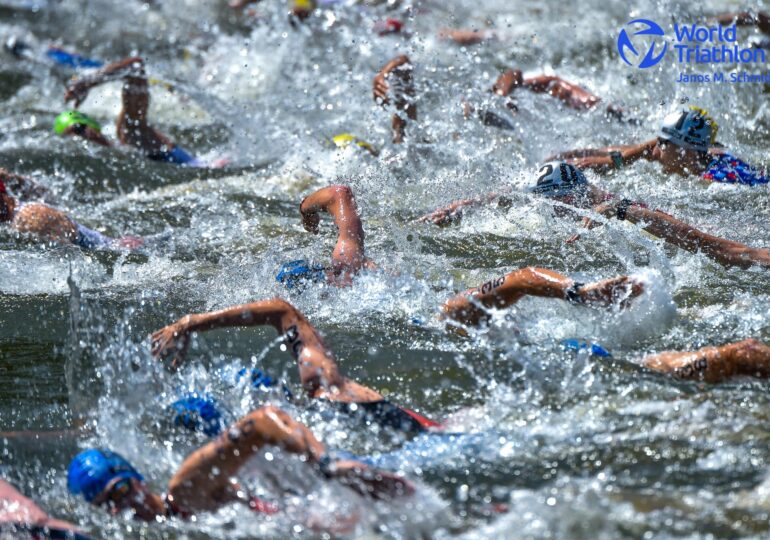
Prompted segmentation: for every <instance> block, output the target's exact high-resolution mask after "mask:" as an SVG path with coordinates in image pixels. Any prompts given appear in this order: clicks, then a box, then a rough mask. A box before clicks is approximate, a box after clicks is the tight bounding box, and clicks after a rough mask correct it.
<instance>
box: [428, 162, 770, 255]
mask: <svg viewBox="0 0 770 540" xmlns="http://www.w3.org/2000/svg"><path fill="white" fill-rule="evenodd" d="M524 191H525V192H528V193H532V194H536V195H543V196H545V197H547V198H549V199H551V200H553V201H557V202H560V203H563V204H565V205H567V206H568V207H569V206H571V207H575V208H579V209H585V210H589V209H592V210H593V211H594V212H596V213H598V214H601V215H602V216H604V217H605V218H608V219H609V218H613V217H614V218H617V219H618V220H620V221H623V220H626V221H629V222H631V223H635V224H636V223H639V224H641V226H642V228H643V229H644V230H645V231H647V232H649V233H650V234H652V235H654V236H657V237H658V238H661V239H663V240H665V241H666V242H668V243H669V244H671V245H674V246H677V247H679V248H681V249H684V250H686V251H689V252H691V253H698V252H702V253H703V254H704V255H706V256H707V257H709V258H711V259H713V260H715V261H716V262H718V263H719V264H721V265H723V266H727V267H729V266H737V267H739V268H750V267H751V266H754V265H758V266H761V267H764V268H770V250H768V249H762V248H751V247H749V246H746V245H744V244H741V243H739V242H734V241H732V240H726V239H724V238H720V237H718V236H714V235H711V234H708V233H705V232H703V231H700V230H698V229H696V228H695V227H692V226H691V225H688V224H687V223H684V222H683V221H680V220H678V219H676V218H675V217H673V216H671V215H669V214H667V213H665V212H663V211H661V210H650V209H649V208H648V207H647V205H646V204H644V203H643V202H639V201H631V200H629V199H620V200H618V199H617V197H616V196H615V195H613V194H611V193H607V192H606V191H603V190H601V189H599V188H597V187H596V186H593V185H591V184H589V183H588V180H587V179H586V177H585V175H584V174H583V173H582V172H581V171H580V170H579V169H578V168H577V167H575V166H574V165H571V164H569V163H566V162H564V161H553V162H550V163H546V164H545V165H543V167H542V168H541V169H540V171H539V172H538V174H537V175H536V176H533V177H532V178H531V179H530V181H529V182H528V183H527V185H526V186H524ZM501 197H502V198H505V195H500V194H499V193H493V194H491V195H489V196H488V197H485V198H477V199H464V200H460V201H455V202H454V203H452V204H450V205H449V206H446V207H444V208H440V209H438V210H436V211H434V212H432V213H430V214H426V215H425V216H422V217H421V218H419V221H422V222H428V221H429V222H432V223H436V224H446V223H451V222H452V221H457V220H458V219H459V218H460V217H461V216H462V212H463V209H464V208H467V207H470V206H476V205H479V204H485V203H489V202H491V201H493V200H494V199H495V198H498V199H500V198H501ZM555 210H556V211H557V215H560V216H564V215H568V214H572V215H574V213H573V212H571V211H570V210H569V208H564V207H557V208H555ZM597 225H599V224H598V223H597V222H596V221H595V220H592V219H590V218H584V219H583V226H584V227H586V228H589V229H590V228H593V227H596V226H597ZM578 238H579V235H574V236H573V237H572V238H570V239H569V240H568V241H567V242H568V243H572V242H575V241H577V239H578Z"/></svg>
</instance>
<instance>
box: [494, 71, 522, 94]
mask: <svg viewBox="0 0 770 540" xmlns="http://www.w3.org/2000/svg"><path fill="white" fill-rule="evenodd" d="M522 84H524V76H523V75H522V73H521V70H520V69H509V70H508V71H506V72H505V73H503V74H502V75H500V76H499V77H498V78H497V80H496V81H495V84H494V86H492V92H493V93H495V94H497V95H498V96H507V95H508V94H510V93H511V92H513V89H514V88H518V87H520V86H521V85H522Z"/></svg>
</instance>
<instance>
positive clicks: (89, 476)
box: [67, 406, 414, 522]
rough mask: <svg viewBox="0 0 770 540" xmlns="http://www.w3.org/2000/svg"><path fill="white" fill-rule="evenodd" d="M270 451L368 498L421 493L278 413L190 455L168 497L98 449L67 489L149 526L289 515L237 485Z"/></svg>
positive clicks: (73, 468)
mask: <svg viewBox="0 0 770 540" xmlns="http://www.w3.org/2000/svg"><path fill="white" fill-rule="evenodd" d="M269 447H279V448H281V449H282V450H284V451H285V452H288V453H290V454H295V455H298V456H300V457H302V458H303V460H304V461H306V463H307V464H308V465H312V466H314V467H315V468H316V470H318V471H319V472H320V473H321V475H322V477H325V478H326V479H334V480H336V481H339V482H340V483H342V484H343V485H345V486H347V487H349V488H350V489H352V490H354V491H356V492H357V493H359V494H361V495H363V496H365V497H370V498H373V499H383V500H391V499H394V498H396V497H401V496H409V495H412V494H413V493H414V486H413V485H412V484H411V483H410V482H409V481H408V480H406V479H404V478H402V477H400V476H398V475H395V474H392V473H388V472H385V471H380V470H375V469H372V468H371V467H369V466H367V465H366V464H364V463H362V462H360V461H357V460H355V459H350V458H348V457H346V458H344V459H341V460H337V459H335V458H334V455H333V453H327V449H326V448H325V447H324V445H323V444H322V443H321V442H320V441H318V440H317V439H316V438H315V437H314V436H313V434H312V433H311V432H310V430H309V429H308V428H307V427H305V426H304V425H302V424H300V423H299V422H297V421H296V420H294V419H293V418H291V417H290V416H289V415H288V414H286V413H285V412H284V411H282V410H280V409H278V408H276V407H270V406H268V407H261V408H259V409H257V410H255V411H252V412H250V413H249V414H247V415H245V416H244V417H242V418H241V419H239V420H238V421H237V422H235V423H234V424H232V425H231V426H229V428H228V429H226V430H225V432H224V433H223V434H222V435H220V436H219V437H217V438H216V439H214V440H212V441H211V442H209V443H207V444H204V445H203V446H201V447H200V448H198V449H197V450H195V451H194V452H192V453H191V454H190V455H188V456H187V458H186V459H185V460H184V462H183V463H182V464H181V465H180V467H179V468H178V469H177V471H176V473H174V475H173V476H172V477H171V480H170V481H169V483H168V488H167V492H166V493H165V494H163V495H160V494H157V493H154V492H153V491H152V490H151V489H150V487H149V485H148V483H147V482H145V479H144V477H143V476H142V475H141V474H140V473H139V472H138V471H137V470H136V469H135V468H134V467H133V466H132V465H131V464H130V463H129V462H128V461H127V460H126V459H125V458H123V457H122V456H120V455H119V454H117V453H115V452H111V451H109V450H104V449H97V448H92V449H89V450H85V451H83V452H81V453H80V454H78V455H77V456H75V458H74V459H73V460H72V462H71V463H70V465H69V469H68V471H67V488H68V489H69V491H70V493H72V494H73V495H82V496H83V498H84V499H85V500H86V501H88V502H89V503H91V504H93V505H94V506H101V507H103V508H105V509H106V510H107V511H108V512H110V513H111V514H112V515H117V514H118V513H121V512H123V511H126V510H128V511H131V512H132V513H133V515H134V518H135V519H138V520H142V521H148V522H153V521H163V520H164V519H167V518H170V517H179V518H182V519H189V518H191V517H193V516H194V515H196V514H199V513H204V512H213V511H216V510H218V509H219V508H222V507H224V506H226V505H229V504H243V505H245V506H247V507H248V508H250V509H251V510H252V511H254V512H255V513H261V514H268V515H270V514H276V513H278V512H280V511H281V508H280V507H279V506H278V505H276V504H274V503H271V502H268V501H265V500H262V499H259V498H257V497H255V496H252V495H250V494H249V493H248V492H247V490H246V489H245V488H244V487H242V486H241V485H239V484H238V483H237V482H236V481H235V480H234V479H235V478H237V477H238V475H239V473H240V471H241V468H242V467H243V466H244V465H245V464H246V463H247V462H248V461H249V460H250V459H252V458H253V457H254V456H255V455H256V454H257V453H258V452H259V451H260V450H261V449H263V448H269ZM309 471H310V469H309V470H308V472H309ZM319 479H320V478H319Z"/></svg>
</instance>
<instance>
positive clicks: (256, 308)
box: [181, 299, 294, 332]
mask: <svg viewBox="0 0 770 540" xmlns="http://www.w3.org/2000/svg"><path fill="white" fill-rule="evenodd" d="M293 309H294V308H292V307H291V306H289V305H288V304H287V303H286V302H284V301H283V300H279V299H272V300H263V301H261V302H252V303H250V304H242V305H239V306H234V307H230V308H227V309H222V310H219V311H211V312H209V313H199V314H194V315H188V316H187V317H184V318H183V319H182V320H181V321H182V323H183V324H184V326H185V329H186V330H187V331H189V332H197V331H206V330H213V329H215V328H225V327H239V326H262V325H270V326H272V327H274V328H275V329H276V330H278V331H279V332H281V331H283V325H282V321H283V317H284V316H285V315H286V314H287V313H288V312H289V311H290V310H293Z"/></svg>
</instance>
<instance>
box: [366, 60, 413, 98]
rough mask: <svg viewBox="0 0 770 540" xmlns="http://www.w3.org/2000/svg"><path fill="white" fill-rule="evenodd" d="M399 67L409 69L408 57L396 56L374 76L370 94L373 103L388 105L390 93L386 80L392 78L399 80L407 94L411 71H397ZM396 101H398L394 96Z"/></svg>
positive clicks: (409, 88)
mask: <svg viewBox="0 0 770 540" xmlns="http://www.w3.org/2000/svg"><path fill="white" fill-rule="evenodd" d="M401 66H406V67H411V65H410V62H409V57H408V56H406V55H401V56H397V57H396V58H394V59H393V60H391V61H390V62H388V63H387V64H385V67H383V68H382V69H381V70H380V72H379V73H377V75H375V76H374V80H373V81H372V93H373V95H374V101H375V102H376V103H378V104H380V105H383V106H385V105H388V104H389V103H390V99H389V96H388V93H389V91H390V85H389V84H388V79H389V78H390V77H391V76H393V77H396V78H398V79H399V80H400V82H401V83H402V85H404V86H405V90H406V92H407V93H409V92H410V91H411V90H412V89H411V70H397V68H399V67H401ZM396 99H397V100H398V99H400V98H399V97H398V96H396Z"/></svg>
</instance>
